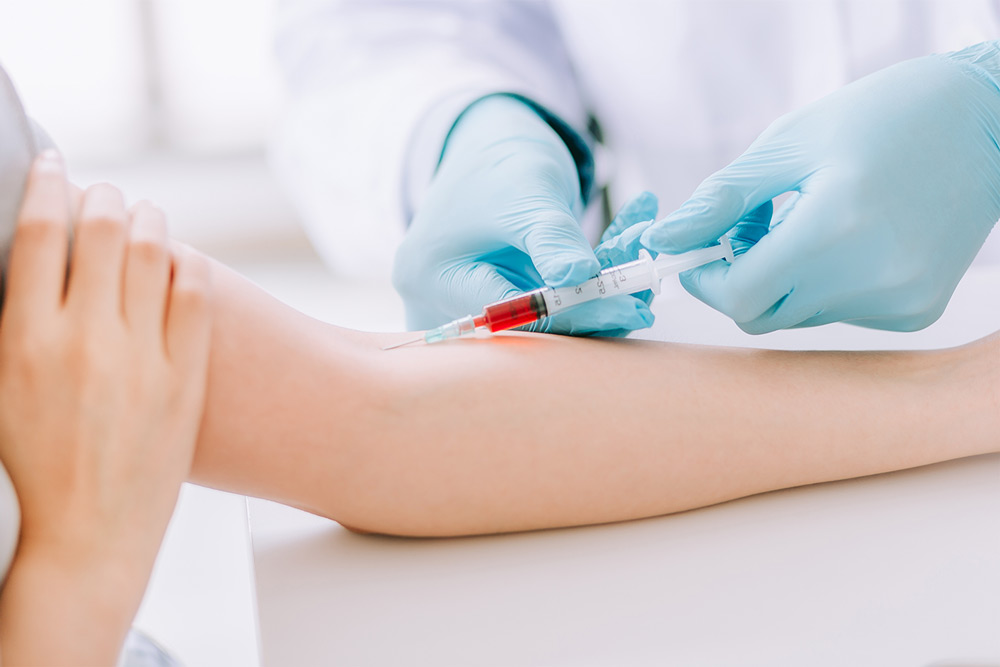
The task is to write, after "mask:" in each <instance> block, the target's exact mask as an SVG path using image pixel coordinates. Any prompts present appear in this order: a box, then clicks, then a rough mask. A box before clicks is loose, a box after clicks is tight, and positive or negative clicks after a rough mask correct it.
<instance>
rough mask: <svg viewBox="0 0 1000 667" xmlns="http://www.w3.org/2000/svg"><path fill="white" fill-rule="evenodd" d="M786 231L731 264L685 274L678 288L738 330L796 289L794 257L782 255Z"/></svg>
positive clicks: (720, 263) (771, 235)
mask: <svg viewBox="0 0 1000 667" xmlns="http://www.w3.org/2000/svg"><path fill="white" fill-rule="evenodd" d="M785 229H786V228H783V227H781V228H777V229H774V230H771V232H770V233H768V234H767V235H765V236H764V237H763V238H762V239H760V240H759V241H758V242H757V243H756V244H755V245H754V246H753V247H752V248H750V250H748V251H747V252H746V253H745V254H744V255H742V256H740V257H737V258H736V259H735V260H734V261H733V263H732V264H729V263H726V262H723V261H721V260H720V261H718V262H712V263H711V264H707V265H705V266H702V267H700V268H697V269H692V270H691V271H685V272H684V273H682V274H681V275H680V282H681V285H683V286H684V289H686V290H687V291H688V292H690V293H691V294H692V295H693V296H694V297H695V298H697V299H699V300H701V301H703V302H705V303H706V304H708V305H709V306H711V307H712V308H715V309H716V310H718V311H719V312H721V313H724V314H725V315H728V316H729V317H731V318H732V319H733V321H734V322H736V324H738V325H740V326H741V327H742V326H743V325H744V324H746V323H748V322H752V321H753V320H756V319H758V318H759V317H761V315H763V314H764V313H765V312H767V311H768V310H770V309H772V308H774V307H775V306H776V305H777V304H778V303H779V302H780V301H781V300H782V299H784V298H785V297H786V296H788V294H790V293H791V292H792V290H793V288H794V286H795V279H796V276H797V274H798V271H797V270H796V268H795V259H796V257H795V256H794V253H786V252H785V248H786V247H787V246H788V245H789V244H787V243H782V241H783V239H782V238H781V237H782V236H784V235H785V234H783V233H782V232H784V231H785ZM789 255H792V256H791V257H789ZM803 261H804V260H803Z"/></svg>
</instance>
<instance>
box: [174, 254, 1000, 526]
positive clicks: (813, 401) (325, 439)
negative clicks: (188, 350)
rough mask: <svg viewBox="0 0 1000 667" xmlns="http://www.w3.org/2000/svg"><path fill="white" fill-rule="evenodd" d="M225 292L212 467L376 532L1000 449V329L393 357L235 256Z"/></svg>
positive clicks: (522, 346) (215, 482)
mask: <svg viewBox="0 0 1000 667" xmlns="http://www.w3.org/2000/svg"><path fill="white" fill-rule="evenodd" d="M213 286H214V290H215V293H216V295H217V299H216V302H215V305H216V309H215V315H214V322H215V324H214V329H213V331H214V333H213V343H212V356H211V362H210V379H209V389H208V398H207V403H206V410H205V417H204V421H203V423H202V430H201V435H200V438H199V443H198V449H197V452H196V454H195V460H194V468H193V471H192V478H193V480H194V481H197V482H198V483H201V484H205V485H209V486H215V487H219V488H224V489H228V490H232V491H237V492H241V493H246V494H250V495H256V496H262V497H266V498H272V499H276V500H279V501H283V502H286V503H289V504H292V505H296V506H299V507H302V508H305V509H308V510H310V511H313V512H315V513H317V514H321V515H324V516H328V517H330V518H332V519H335V520H337V521H340V522H341V523H344V524H345V525H348V526H352V527H354V528H356V529H358V530H362V531H372V532H381V533H391V534H399V535H423V536H448V535H465V534H477V533H495V532H506V531H519V530H532V529H539V528H549V527H555V526H570V525H580V524H592V523H602V522H609V521H620V520H626V519H634V518H639V517H646V516H653V515H660V514H666V513H671V512H677V511H681V510H686V509H690V508H694V507H700V506H704V505H709V504H713V503H718V502H722V501H725V500H730V499H733V498H738V497H742V496H747V495H751V494H755V493H760V492H764V491H769V490H773V489H778V488H785V487H791V486H798V485H803V484H812V483H816V482H823V481H830V480H837V479H844V478H850V477H858V476H862V475H871V474H875V473H882V472H887V471H892V470H900V469H903V468H910V467H914V466H920V465H925V464H929V463H935V462H939V461H944V460H949V459H954V458H959V457H964V456H972V455H975V454H982V453H986V452H996V451H998V450H1000V336H998V335H993V336H991V337H989V338H987V339H984V340H981V341H978V342H975V343H972V344H969V345H966V346H963V347H959V348H955V349H950V350H940V351H923V352H861V353H859V352H776V351H765V350H748V349H724V348H710V347H698V346H683V345H669V344H661V343H652V342H641V341H611V340H593V339H579V338H567V337H554V336H544V335H542V336H537V335H530V334H514V335H507V336H501V337H497V338H494V339H492V340H469V341H456V342H454V343H448V344H439V345H434V346H422V345H416V346H412V347H406V348H402V349H399V350H394V351H389V352H383V351H382V350H381V347H382V346H383V345H386V344H388V343H390V342H393V341H397V340H401V339H403V338H404V337H405V335H398V334H384V335H378V334H364V333H360V332H355V331H350V330H345V329H340V328H337V327H334V326H330V325H327V324H323V323H320V322H317V321H315V320H312V319H310V318H308V317H306V316H304V315H302V314H300V313H297V312H295V311H293V310H291V309H289V308H287V307H286V306H284V305H282V304H280V303H278V302H277V301H275V300H274V299H272V298H270V297H269V296H267V295H266V294H264V293H263V292H262V291H260V290H258V289H257V288H256V287H254V286H252V285H250V284H249V283H248V282H247V281H246V280H244V279H243V278H241V277H240V276H238V275H236V274H235V273H233V272H231V271H229V270H228V269H226V268H225V267H222V266H221V265H218V264H214V265H213ZM626 379H627V380H628V382H625V380H626ZM598 401H599V402H600V403H601V404H602V405H603V408H602V409H601V410H592V409H590V406H592V405H594V404H595V403H596V402H598Z"/></svg>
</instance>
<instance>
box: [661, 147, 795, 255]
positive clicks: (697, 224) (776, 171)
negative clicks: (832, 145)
mask: <svg viewBox="0 0 1000 667" xmlns="http://www.w3.org/2000/svg"><path fill="white" fill-rule="evenodd" d="M774 143H775V142H769V143H768V144H765V145H762V146H757V145H756V144H755V145H754V146H751V147H750V149H749V150H747V152H746V153H744V154H743V155H741V156H740V157H739V158H737V159H736V161H735V162H733V163H732V164H730V165H729V166H728V167H726V168H724V169H722V170H720V171H717V172H716V173H715V174H713V175H712V176H710V177H709V178H708V179H706V180H705V181H704V182H702V184H701V185H699V186H698V188H697V189H696V190H695V191H694V194H692V195H691V198H690V199H688V201H687V202H685V204H684V205H683V206H681V207H680V208H679V209H677V210H676V211H674V212H673V213H671V214H670V215H668V216H667V217H666V218H664V219H663V220H659V221H657V222H656V223H654V224H653V225H651V226H650V227H649V229H647V230H646V231H645V232H644V233H643V235H642V243H643V245H645V246H646V247H647V248H649V249H650V250H655V251H656V252H666V253H679V252H686V251H688V250H694V249H696V248H703V247H705V246H707V245H709V244H710V243H713V242H715V241H716V240H718V239H719V237H721V236H722V235H723V234H725V233H726V232H728V231H729V230H730V229H732V228H733V227H734V226H735V225H736V224H737V223H738V222H739V221H740V220H742V219H743V218H744V217H746V216H747V215H748V214H750V213H751V212H752V211H754V210H755V209H757V208H759V207H760V206H761V205H762V204H764V203H765V202H768V201H770V200H771V199H774V198H775V197H777V196H778V195H780V194H782V193H784V192H788V191H789V190H792V189H794V188H795V187H796V186H797V185H798V182H799V179H800V178H801V177H803V176H804V174H800V173H799V172H800V171H801V170H800V169H799V165H798V162H797V160H796V158H795V157H794V152H793V151H788V150H782V147H781V146H780V145H773V144H774Z"/></svg>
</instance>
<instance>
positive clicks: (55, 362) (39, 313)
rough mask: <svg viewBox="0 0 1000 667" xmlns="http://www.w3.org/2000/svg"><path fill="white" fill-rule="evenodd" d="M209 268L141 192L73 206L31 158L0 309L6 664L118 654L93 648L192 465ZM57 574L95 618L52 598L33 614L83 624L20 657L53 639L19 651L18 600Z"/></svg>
mask: <svg viewBox="0 0 1000 667" xmlns="http://www.w3.org/2000/svg"><path fill="white" fill-rule="evenodd" d="M71 211H75V214H74V213H72V212H71ZM70 218H73V220H72V222H73V223H74V230H75V238H74V247H73V251H72V258H71V262H70V266H71V269H70V271H69V276H68V278H67V275H66V262H67V255H68V245H69V244H68V225H69V223H70ZM208 276H209V269H208V266H207V263H206V262H205V260H204V259H203V258H201V257H200V256H197V255H195V254H194V253H193V252H190V251H187V250H185V249H184V248H183V247H181V246H176V247H175V248H174V249H173V251H172V250H171V248H170V246H169V245H168V240H167V232H166V225H165V220H164V217H163V215H162V213H161V212H160V211H158V210H157V209H155V208H154V207H152V206H151V205H149V204H148V203H140V204H138V205H137V206H135V207H134V208H133V209H131V210H130V211H127V210H126V209H125V206H124V203H123V200H122V195H121V193H120V192H118V191H117V190H116V189H114V188H112V187H111V186H107V185H101V186H95V187H92V188H90V189H89V190H87V191H86V192H85V193H83V195H82V197H81V198H80V200H79V205H78V206H71V195H70V191H69V187H68V185H67V183H66V179H65V175H64V169H63V166H62V162H61V160H60V159H59V157H58V156H57V155H55V154H46V155H44V156H43V157H42V158H40V159H39V160H38V161H37V162H36V163H35V165H34V167H33V170H32V173H31V176H30V179H29V181H28V186H27V190H26V193H25V198H24V204H23V206H22V209H21V213H20V217H19V220H18V227H17V232H16V235H15V241H14V247H13V250H12V252H11V260H10V270H9V276H8V283H7V296H6V301H5V303H4V310H3V313H2V319H0V457H2V459H3V461H4V463H5V465H6V466H7V468H8V470H9V471H10V475H11V478H12V480H13V483H14V487H15V489H16V490H17V494H18V496H19V499H20V502H21V507H22V532H21V542H20V545H19V548H18V553H17V557H16V559H15V562H14V565H13V567H12V569H11V573H10V578H9V580H8V585H7V587H6V588H5V590H4V595H3V598H2V599H0V610H2V613H0V630H2V633H0V634H2V638H3V639H2V640H3V658H4V661H11V662H18V659H17V658H23V659H25V661H26V662H32V663H34V662H36V660H34V659H33V658H39V661H46V662H47V661H53V662H59V661H60V659H69V660H71V661H72V662H86V661H87V659H94V660H97V661H100V662H103V661H104V658H106V657H108V656H107V653H106V652H107V651H112V650H113V651H114V652H115V653H116V652H117V645H113V644H112V645H110V646H109V645H108V644H109V643H108V642H105V644H104V645H103V646H98V647H95V646H92V644H94V642H96V641H97V639H98V638H99V637H101V636H102V632H103V631H106V630H107V629H108V628H107V626H108V625H111V626H113V627H114V626H117V627H115V632H120V633H123V632H124V630H125V629H127V627H128V624H129V623H130V622H131V617H132V614H134V612H135V609H136V608H137V607H138V603H139V601H140V600H141V596H142V592H143V590H144V589H145V585H146V580H147V579H148V576H149V572H150V570H151V568H152V564H153V561H154V559H155V557H156V553H157V551H158V549H159V544H160V541H161V540H162V537H163V533H164V531H165V529H166V526H167V523H168V521H169V519H170V516H171V514H172V512H173V508H174V505H175V503H176V500H177V494H178V491H179V488H180V484H181V482H183V481H184V479H185V478H186V477H187V475H188V472H189V470H190V467H191V458H192V454H193V449H194V443H195V440H196V437H197V434H198V428H199V423H200V417H201V413H202V405H203V397H204V391H205V381H206V374H207V370H206V369H207V359H208V349H209V339H210V310H209V289H208ZM81 578H83V579H87V580H96V581H94V586H93V589H94V590H91V589H86V590H83V591H81V590H78V589H76V588H74V586H73V584H78V583H80V581H81ZM28 582H30V584H29V583H28ZM67 582H69V585H70V590H65V588H63V589H62V591H59V592H56V593H55V595H56V598H57V600H58V597H59V595H60V593H61V595H62V596H65V597H66V598H67V599H69V596H70V595H73V594H76V595H78V596H79V597H78V598H77V599H78V600H79V603H81V604H84V605H91V609H92V610H93V615H94V618H93V619H92V620H90V621H89V622H88V621H87V620H86V619H80V618H71V619H66V618H62V619H60V618H58V617H59V616H60V615H61V616H66V615H67V614H68V613H69V612H68V611H67V609H72V605H71V604H65V603H66V600H63V603H64V605H63V607H61V608H60V609H61V611H62V612H63V613H61V614H56V617H52V616H51V615H48V614H46V615H48V618H46V619H45V621H43V622H42V624H43V625H44V624H46V623H47V624H52V625H60V622H61V621H62V622H65V623H66V624H71V625H72V626H73V627H76V628H77V629H87V628H88V625H93V626H96V627H93V628H89V629H90V630H93V632H88V633H81V634H86V635H87V636H86V637H85V638H83V639H82V642H81V638H80V637H77V638H76V641H77V642H81V643H77V644H76V645H75V647H74V646H66V647H64V648H67V649H69V650H70V651H71V653H69V654H55V655H53V654H52V653H49V654H47V655H43V654H39V653H32V652H31V651H30V650H29V651H28V652H27V653H25V652H21V651H20V650H19V649H20V648H34V649H39V648H45V649H56V648H58V647H55V646H52V642H50V643H49V645H48V646H44V645H43V646H41V647H40V646H38V645H35V646H33V647H27V646H25V643H21V644H20V646H18V644H19V641H20V640H26V637H27V636H30V635H32V634H34V633H35V632H36V631H38V630H39V627H38V626H37V625H35V626H33V625H32V624H31V623H32V615H31V608H30V605H29V608H28V609H26V608H25V607H22V606H20V603H21V602H24V601H25V599H29V600H31V599H33V600H35V601H36V602H37V601H38V600H39V598H43V597H44V596H46V595H51V594H52V593H53V591H46V590H44V588H45V586H46V584H47V583H48V584H50V585H51V586H52V587H53V588H55V587H56V585H57V584H58V585H60V586H63V587H65V586H66V585H67ZM100 585H103V586H104V588H103V592H101V588H100V587H99V586H100ZM40 589H42V590H40ZM89 593H97V596H96V597H97V599H98V600H100V604H97V600H95V599H87V595H88V594H89ZM105 596H106V597H105ZM80 598H82V599H80ZM118 603H120V604H118ZM48 611H49V614H50V613H51V611H52V610H48ZM102 612H107V614H106V616H107V617H102ZM122 622H124V627H120V626H121V625H122ZM15 623H16V624H17V625H16V628H15V627H14V624H15ZM112 634H115V633H114V632H113V633H112ZM36 636H37V635H36ZM54 643H55V644H58V643H59V642H58V640H55V641H54ZM65 643H66V644H67V645H69V644H70V641H69V640H67V641H66V642H65ZM88 646H89V647H91V648H94V649H95V651H96V652H87V651H86V649H87V647H88ZM99 649H100V650H104V651H105V652H104V653H101V652H100V650H99ZM80 651H82V652H80ZM45 657H47V658H56V659H55V660H44V659H43V658H45ZM110 657H111V660H112V661H113V659H114V653H112V654H111V655H110Z"/></svg>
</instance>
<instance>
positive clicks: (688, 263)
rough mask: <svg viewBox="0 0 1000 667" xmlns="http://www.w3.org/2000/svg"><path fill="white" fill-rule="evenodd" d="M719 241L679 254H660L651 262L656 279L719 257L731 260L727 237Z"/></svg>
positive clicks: (701, 264)
mask: <svg viewBox="0 0 1000 667" xmlns="http://www.w3.org/2000/svg"><path fill="white" fill-rule="evenodd" d="M719 241H720V242H719V244H718V245H714V246H709V247H708V248H699V249H698V250H691V251H689V252H685V253H682V254H680V255H660V256H659V257H657V258H656V260H655V261H654V262H653V264H654V265H655V267H656V269H655V270H656V276H657V279H658V280H659V279H663V278H666V277H667V276H672V275H674V274H676V273H683V272H684V271H687V270H689V269H696V268H698V267H699V266H704V265H705V264H709V263H711V262H714V261H716V260H720V259H725V260H727V261H730V262H732V261H733V247H732V245H731V244H730V243H729V239H728V238H727V237H725V236H723V237H722V238H721V239H720V240H719Z"/></svg>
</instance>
